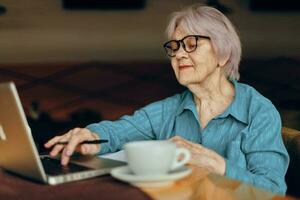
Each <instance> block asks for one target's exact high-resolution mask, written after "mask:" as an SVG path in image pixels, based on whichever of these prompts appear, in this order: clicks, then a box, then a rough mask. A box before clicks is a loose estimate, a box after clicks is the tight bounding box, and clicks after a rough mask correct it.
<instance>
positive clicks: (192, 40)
mask: <svg viewBox="0 0 300 200" xmlns="http://www.w3.org/2000/svg"><path fill="white" fill-rule="evenodd" d="M180 44H181V45H182V47H183V49H184V50H185V51H186V52H188V53H190V52H192V51H195V50H196V48H197V36H187V37H185V38H183V39H181V40H171V41H170V42H168V43H166V45H165V49H166V51H167V54H168V55H169V56H175V54H176V52H177V51H178V50H179V48H180Z"/></svg>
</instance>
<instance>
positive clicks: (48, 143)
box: [44, 130, 72, 148]
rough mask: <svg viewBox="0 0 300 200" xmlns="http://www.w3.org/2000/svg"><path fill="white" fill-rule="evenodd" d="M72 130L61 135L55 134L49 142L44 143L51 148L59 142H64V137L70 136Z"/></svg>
mask: <svg viewBox="0 0 300 200" xmlns="http://www.w3.org/2000/svg"><path fill="white" fill-rule="evenodd" d="M71 132H72V130H70V131H68V132H67V133H65V134H63V135H59V136H55V137H54V138H52V139H50V140H49V141H48V142H47V143H45V144H44V146H45V147H46V148H50V147H52V146H53V145H55V144H56V143H57V142H62V138H66V137H70V134H71Z"/></svg>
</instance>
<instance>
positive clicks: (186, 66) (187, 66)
mask: <svg viewBox="0 0 300 200" xmlns="http://www.w3.org/2000/svg"><path fill="white" fill-rule="evenodd" d="M189 67H192V65H179V70H182V69H187V68H189Z"/></svg>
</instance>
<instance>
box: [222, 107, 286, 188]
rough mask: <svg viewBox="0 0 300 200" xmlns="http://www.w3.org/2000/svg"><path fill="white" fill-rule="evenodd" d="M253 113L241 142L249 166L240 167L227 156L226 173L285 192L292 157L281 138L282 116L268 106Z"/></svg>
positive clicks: (256, 184)
mask: <svg viewBox="0 0 300 200" xmlns="http://www.w3.org/2000/svg"><path fill="white" fill-rule="evenodd" d="M254 116H255V117H254V118H253V119H252V120H251V124H250V125H249V128H248V132H247V134H245V135H244V137H243V138H242V144H241V148H242V151H243V153H244V154H245V157H246V162H247V169H244V168H241V167H239V166H238V165H237V164H236V163H235V161H234V160H231V159H225V162H226V171H225V175H226V176H228V177H231V178H234V179H238V180H241V181H243V182H246V183H250V184H252V185H254V186H257V187H260V188H265V189H267V190H269V191H271V192H275V193H280V194H285V192H286V189H287V188H286V183H285V179H284V177H285V174H286V171H287V167H288V163H289V156H288V153H287V151H286V149H285V146H284V144H283V141H282V136H281V119H280V115H279V113H278V112H277V110H276V109H275V108H274V107H265V108H262V109H260V111H258V112H257V113H256V114H255V115H254Z"/></svg>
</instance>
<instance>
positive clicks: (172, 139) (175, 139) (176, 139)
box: [170, 135, 182, 142]
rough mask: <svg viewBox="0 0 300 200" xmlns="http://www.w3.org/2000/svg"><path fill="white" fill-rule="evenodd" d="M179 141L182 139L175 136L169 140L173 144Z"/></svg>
mask: <svg viewBox="0 0 300 200" xmlns="http://www.w3.org/2000/svg"><path fill="white" fill-rule="evenodd" d="M181 139H182V137H180V136H178V135H176V136H174V137H172V138H171V139H170V140H171V141H172V142H175V141H179V140H181Z"/></svg>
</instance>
